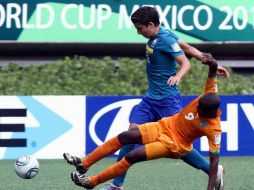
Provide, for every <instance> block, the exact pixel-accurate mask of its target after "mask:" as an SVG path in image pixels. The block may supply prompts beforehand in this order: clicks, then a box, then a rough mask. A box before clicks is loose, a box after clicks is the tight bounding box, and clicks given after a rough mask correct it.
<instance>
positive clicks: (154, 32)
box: [152, 26, 160, 37]
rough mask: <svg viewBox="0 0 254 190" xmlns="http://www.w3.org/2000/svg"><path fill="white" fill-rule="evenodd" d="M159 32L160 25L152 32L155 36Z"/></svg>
mask: <svg viewBox="0 0 254 190" xmlns="http://www.w3.org/2000/svg"><path fill="white" fill-rule="evenodd" d="M159 32H160V27H159V26H158V27H155V28H154V30H153V32H152V37H153V36H155V35H157V34H158V33H159Z"/></svg>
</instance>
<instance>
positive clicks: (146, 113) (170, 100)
mask: <svg viewBox="0 0 254 190" xmlns="http://www.w3.org/2000/svg"><path fill="white" fill-rule="evenodd" d="M182 108H183V107H182V99H181V96H180V94H176V95H173V96H172V95H171V96H169V97H166V98H164V99H161V100H155V99H151V98H148V97H147V96H145V97H143V98H142V101H141V102H140V103H139V104H138V105H136V106H135V107H134V108H133V110H132V112H131V115H130V118H129V121H130V123H136V124H143V123H148V122H154V121H158V120H160V119H161V118H163V117H168V116H172V115H174V114H176V113H178V112H180V111H181V110H182Z"/></svg>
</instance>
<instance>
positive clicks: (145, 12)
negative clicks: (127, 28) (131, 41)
mask: <svg viewBox="0 0 254 190" xmlns="http://www.w3.org/2000/svg"><path fill="white" fill-rule="evenodd" d="M131 21H132V22H133V23H134V24H135V23H139V24H142V25H145V26H148V24H149V22H152V23H154V25H155V26H159V25H160V17H159V14H158V12H157V10H156V9H155V8H153V7H148V6H145V7H141V8H139V9H138V10H136V11H135V12H134V13H133V14H132V15H131Z"/></svg>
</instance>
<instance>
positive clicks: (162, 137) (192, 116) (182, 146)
mask: <svg viewBox="0 0 254 190" xmlns="http://www.w3.org/2000/svg"><path fill="white" fill-rule="evenodd" d="M203 64H206V65H208V66H209V73H208V79H207V81H206V86H205V89H204V92H203V93H202V94H201V95H200V96H199V97H197V98H196V99H194V100H193V101H192V102H190V103H189V104H188V105H187V106H186V107H185V108H184V109H183V110H182V111H180V112H179V113H177V114H175V115H174V116H171V117H165V118H162V119H161V120H159V121H158V122H152V123H145V124H142V125H137V126H136V127H133V128H129V130H128V131H125V132H122V133H120V134H119V135H117V136H116V137H114V138H112V139H110V140H108V141H107V142H105V143H104V144H102V145H101V146H99V147H97V148H96V149H95V150H94V151H93V152H92V153H91V154H90V155H88V156H87V157H85V158H83V159H82V161H81V163H82V164H81V165H82V166H81V167H82V168H83V173H85V172H86V171H87V169H88V168H89V167H90V166H91V165H93V164H95V163H96V162H97V161H99V160H100V159H102V158H103V157H105V156H108V155H110V154H113V153H114V152H116V151H117V150H119V149H120V148H121V147H122V146H124V145H127V144H142V145H144V146H141V147H139V148H137V149H134V150H132V151H131V152H129V153H127V154H126V156H125V157H123V158H122V160H120V161H119V162H117V163H115V164H113V165H111V166H110V167H108V168H106V169H105V170H103V171H102V172H100V173H99V174H97V175H96V176H86V175H85V174H81V173H78V172H72V173H71V178H72V180H73V182H74V183H75V184H76V185H79V186H82V187H84V188H87V189H93V188H94V187H96V186H97V185H99V184H101V183H103V182H106V181H108V180H110V179H113V178H115V177H117V176H120V175H122V174H124V173H126V172H127V170H128V169H129V168H130V167H131V166H132V165H133V164H135V163H138V162H142V161H147V160H153V159H158V158H181V156H183V155H185V154H186V153H188V152H189V151H191V150H192V148H193V147H192V143H193V141H194V140H195V139H197V138H200V137H202V136H206V137H207V138H208V143H209V152H210V171H209V181H208V185H207V189H208V190H214V188H216V189H220V188H218V187H215V185H216V177H217V171H218V163H219V151H220V139H221V126H220V115H221V112H220V110H219V106H220V98H219V96H218V91H217V80H216V78H215V76H216V72H217V67H218V64H217V62H216V61H215V60H214V59H213V58H209V60H207V61H206V63H203ZM68 156H69V155H68V153H64V157H65V158H66V157H68ZM72 158H73V156H72ZM67 161H68V159H67ZM69 163H70V164H72V165H75V164H73V160H69Z"/></svg>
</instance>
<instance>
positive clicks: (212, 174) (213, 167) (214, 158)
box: [207, 152, 219, 190]
mask: <svg viewBox="0 0 254 190" xmlns="http://www.w3.org/2000/svg"><path fill="white" fill-rule="evenodd" d="M218 164H219V155H218V154H213V153H211V152H210V170H209V181H208V186H207V190H214V187H215V183H216V178H217V172H218Z"/></svg>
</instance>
